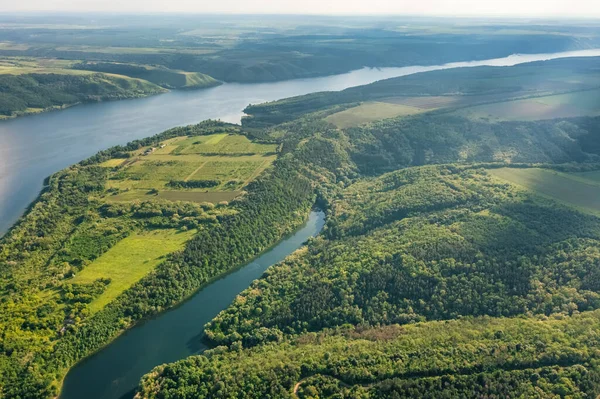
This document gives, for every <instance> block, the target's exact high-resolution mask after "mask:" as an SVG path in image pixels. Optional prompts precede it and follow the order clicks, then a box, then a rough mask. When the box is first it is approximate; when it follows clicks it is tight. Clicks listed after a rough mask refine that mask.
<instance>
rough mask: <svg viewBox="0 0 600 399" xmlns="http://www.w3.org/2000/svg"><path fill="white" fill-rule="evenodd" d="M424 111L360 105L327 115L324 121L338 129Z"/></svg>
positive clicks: (374, 104)
mask: <svg viewBox="0 0 600 399" xmlns="http://www.w3.org/2000/svg"><path fill="white" fill-rule="evenodd" d="M425 111H426V109H421V108H417V107H412V106H410V105H403V104H390V103H383V102H373V103H365V104H361V105H359V106H357V107H352V108H349V109H346V110H344V111H340V112H337V113H335V114H332V115H329V116H328V117H327V118H325V120H326V121H327V122H329V123H332V124H334V125H335V126H337V127H338V128H340V129H345V128H349V127H355V126H359V125H362V124H365V123H368V122H374V121H378V120H381V119H390V118H397V117H399V116H408V115H414V114H418V113H421V112H425Z"/></svg>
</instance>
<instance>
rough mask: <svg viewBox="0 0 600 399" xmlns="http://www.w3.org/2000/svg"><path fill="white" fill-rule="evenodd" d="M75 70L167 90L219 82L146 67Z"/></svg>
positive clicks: (82, 66)
mask: <svg viewBox="0 0 600 399" xmlns="http://www.w3.org/2000/svg"><path fill="white" fill-rule="evenodd" d="M72 68H73V69H76V70H87V71H95V72H102V73H110V74H117V75H125V76H129V77H132V78H137V79H143V80H147V81H148V82H152V83H154V84H156V85H158V86H162V87H164V88H167V89H190V88H194V89H198V88H205V87H213V86H218V85H219V84H220V82H219V81H217V80H215V79H213V78H211V77H210V76H208V75H205V74H202V73H198V72H184V71H174V70H171V69H168V68H164V67H161V68H159V67H150V66H146V65H134V64H120V63H109V62H84V63H79V64H75V65H73V67H72Z"/></svg>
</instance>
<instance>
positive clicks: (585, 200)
mask: <svg viewBox="0 0 600 399" xmlns="http://www.w3.org/2000/svg"><path fill="white" fill-rule="evenodd" d="M489 172H490V174H492V175H493V176H495V177H497V178H500V179H503V180H506V181H509V182H511V183H513V184H516V185H518V186H521V187H524V188H526V189H527V190H530V191H533V192H535V193H537V194H539V195H541V196H543V197H546V198H550V199H553V200H556V201H558V202H561V203H563V204H565V205H569V206H572V207H575V208H577V209H579V210H581V211H583V212H587V213H591V214H594V215H598V216H600V179H598V177H599V176H600V172H584V173H561V172H557V171H553V170H547V169H539V168H528V169H520V168H500V169H490V170H489ZM590 176H591V177H590Z"/></svg>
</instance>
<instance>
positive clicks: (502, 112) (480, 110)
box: [458, 90, 600, 121]
mask: <svg viewBox="0 0 600 399" xmlns="http://www.w3.org/2000/svg"><path fill="white" fill-rule="evenodd" d="M458 113H459V114H461V115H464V116H466V117H468V118H474V119H487V120H492V121H500V120H509V121H518V120H530V121H531V120H539V119H554V118H572V117H578V116H594V115H598V114H599V113H600V90H587V91H580V92H576V93H568V94H559V95H553V96H543V97H536V98H530V99H526V100H516V101H509V102H502V103H496V104H487V105H479V106H475V107H469V108H467V109H465V110H461V111H459V112H458Z"/></svg>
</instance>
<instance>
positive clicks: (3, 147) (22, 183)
mask: <svg viewBox="0 0 600 399" xmlns="http://www.w3.org/2000/svg"><path fill="white" fill-rule="evenodd" d="M575 56H600V49H595V50H583V51H572V52H564V53H554V54H525V55H511V56H509V57H505V58H498V59H493V60H483V61H473V62H456V63H451V64H445V65H434V66H410V67H403V68H381V69H376V68H364V69H360V70H357V71H353V72H349V73H345V74H341V75H334V76H327V77H322V78H312V79H298V80H290V81H284V82H275V83H259V84H234V83H229V84H224V85H222V86H218V87H214V88H211V89H206V90H198V91H172V92H169V93H166V94H161V95H158V96H153V97H148V98H143V99H134V100H122V101H115V102H105V103H95V104H85V105H80V106H76V107H72V108H69V109H67V110H63V111H56V112H48V113H44V114H39V115H33V116H26V117H22V118H17V119H13V120H9V121H3V122H0V235H2V234H3V233H4V232H6V230H7V229H8V228H9V227H10V226H11V225H12V224H13V223H14V222H15V221H16V220H17V219H18V218H19V217H20V216H21V214H22V213H23V211H24V210H25V208H26V207H27V206H28V205H29V204H30V203H31V202H32V201H33V200H34V199H35V198H36V197H37V195H38V193H39V192H40V190H41V188H42V184H43V181H44V178H45V177H47V176H49V175H50V174H52V173H54V172H56V171H58V170H60V169H63V168H65V167H67V166H69V165H71V164H74V163H76V162H79V161H81V160H82V159H85V158H87V157H89V156H91V155H93V154H95V153H96V152H98V151H99V150H101V149H105V148H107V147H110V146H113V145H117V144H125V143H127V142H128V141H131V140H134V139H139V138H143V137H147V136H150V135H153V134H156V133H160V132H161V131H163V130H165V129H168V128H171V127H175V126H180V125H187V124H191V123H196V122H199V121H202V120H205V119H209V118H211V119H221V120H224V121H228V122H236V123H237V122H239V121H240V118H241V116H242V109H244V108H245V107H246V106H247V105H248V104H251V103H252V104H256V103H261V102H265V101H272V100H277V99H281V98H285V97H291V96H296V95H300V94H306V93H312V92H316V91H325V90H342V89H345V88H348V87H351V86H358V85H363V84H367V83H371V82H374V81H376V80H381V79H386V78H391V77H394V76H403V75H409V74H413V73H417V72H426V71H432V70H439V69H447V68H455V67H475V66H483V65H492V66H510V65H515V64H519V63H524V62H530V61H540V60H548V59H553V58H563V57H575Z"/></svg>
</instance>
